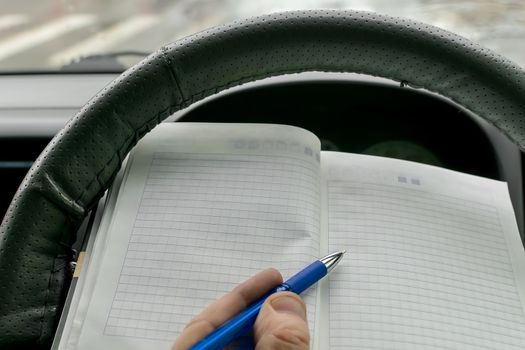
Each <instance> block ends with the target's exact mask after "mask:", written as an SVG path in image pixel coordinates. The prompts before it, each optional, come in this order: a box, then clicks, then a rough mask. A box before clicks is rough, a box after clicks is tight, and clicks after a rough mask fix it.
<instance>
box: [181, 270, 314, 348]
mask: <svg viewBox="0 0 525 350" xmlns="http://www.w3.org/2000/svg"><path fill="white" fill-rule="evenodd" d="M282 282H283V278H282V276H281V274H280V273H279V271H277V270H276V269H266V270H264V271H262V272H259V273H258V274H256V275H255V276H253V277H251V278H250V279H248V280H247V281H245V282H243V283H241V284H240V285H238V286H237V287H235V288H234V289H233V290H232V291H231V292H229V293H228V294H226V295H224V296H222V297H221V298H220V299H219V300H217V301H215V302H214V303H213V304H211V305H209V306H208V307H207V308H206V309H204V311H202V312H201V313H200V314H199V315H197V316H195V317H194V318H193V319H192V320H191V321H190V323H188V324H187V325H186V328H184V330H183V331H182V333H181V334H180V336H179V337H178V338H177V340H176V341H175V344H174V345H173V347H172V350H187V349H188V348H189V347H190V346H192V345H194V344H196V343H197V342H198V341H199V340H201V339H202V338H204V337H205V336H206V335H208V334H209V333H211V332H212V331H213V330H215V329H216V328H217V327H219V326H220V325H222V324H223V323H224V322H226V321H227V320H229V319H231V318H232V317H233V316H235V315H236V314H238V313H239V312H241V311H242V310H244V309H245V308H246V307H247V306H248V305H250V304H251V303H252V302H254V301H255V300H257V299H258V298H260V297H262V296H263V295H264V294H265V293H266V292H268V291H269V290H270V289H271V288H274V287H276V286H277V285H278V284H280V283H282ZM253 331H254V332H253V336H254V342H255V349H256V350H265V349H283V350H284V349H289V350H306V349H309V346H310V345H309V344H310V334H309V331H308V323H307V321H306V306H305V304H304V302H303V300H302V299H301V297H299V296H298V295H297V294H295V293H292V292H279V293H275V294H272V295H271V296H270V297H268V299H267V300H266V301H265V303H264V304H263V306H262V308H261V311H260V312H259V316H258V317H257V320H256V321H255V325H254V329H253Z"/></svg>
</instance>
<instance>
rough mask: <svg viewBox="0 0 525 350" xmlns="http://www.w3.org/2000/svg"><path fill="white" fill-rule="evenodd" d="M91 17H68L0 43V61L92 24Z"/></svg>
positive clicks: (83, 15) (84, 15)
mask: <svg viewBox="0 0 525 350" xmlns="http://www.w3.org/2000/svg"><path fill="white" fill-rule="evenodd" d="M94 20H95V17H94V16H92V15H86V14H81V15H69V16H65V17H61V18H59V19H57V20H54V21H52V22H49V23H46V24H43V25H41V26H38V27H35V28H31V29H28V30H25V31H23V32H21V33H18V34H15V35H12V36H10V37H7V38H6V39H4V40H2V41H0V60H3V59H5V58H7V57H11V56H13V55H15V54H17V53H20V52H22V51H25V50H27V49H30V48H33V47H34V46H36V45H40V44H42V43H45V42H46V41H50V40H52V39H54V38H56V37H58V36H60V35H63V34H65V33H67V32H71V31H73V30H75V29H79V28H82V27H85V26H88V25H89V24H91V23H93V22H94Z"/></svg>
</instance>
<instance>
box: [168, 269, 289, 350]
mask: <svg viewBox="0 0 525 350" xmlns="http://www.w3.org/2000/svg"><path fill="white" fill-rule="evenodd" d="M282 281H283V278H282V276H281V274H280V272H279V271H277V270H276V269H273V268H270V269H266V270H264V271H261V272H259V273H257V274H256V275H255V276H253V277H251V278H249V279H248V280H246V281H245V282H243V283H241V284H240V285H238V286H237V287H235V288H234V289H233V290H232V291H231V292H229V293H227V294H225V295H224V296H222V297H221V298H220V299H219V300H217V301H215V302H214V303H213V304H211V305H209V306H208V307H206V309H204V311H202V312H201V313H200V314H199V315H197V316H195V317H194V318H193V319H192V320H191V321H190V323H188V325H187V326H186V328H184V330H183V331H182V333H181V334H180V335H179V337H178V338H177V340H176V341H175V344H174V345H173V348H172V349H173V350H186V349H188V348H189V347H190V346H192V345H194V344H195V343H197V342H198V341H199V340H201V339H202V338H204V337H205V336H206V335H208V334H209V333H211V332H212V331H213V330H214V329H215V328H217V327H219V326H220V325H222V324H223V323H224V322H226V321H227V320H229V319H231V318H232V317H233V316H235V315H236V314H238V313H239V312H241V311H242V310H244V309H245V308H246V307H247V306H248V305H250V304H251V303H252V302H253V301H255V300H257V299H258V298H260V297H262V296H263V295H264V294H266V293H267V292H268V291H269V290H270V289H272V288H273V287H275V286H277V285H278V284H280V283H282Z"/></svg>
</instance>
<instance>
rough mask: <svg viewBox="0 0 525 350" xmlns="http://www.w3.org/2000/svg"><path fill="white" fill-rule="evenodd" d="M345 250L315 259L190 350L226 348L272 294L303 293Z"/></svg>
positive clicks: (252, 320) (253, 318)
mask: <svg viewBox="0 0 525 350" xmlns="http://www.w3.org/2000/svg"><path fill="white" fill-rule="evenodd" d="M345 252H346V251H344V250H343V251H341V252H337V253H332V254H330V255H327V256H325V257H324V258H321V259H319V260H316V261H314V262H313V263H311V264H310V265H308V266H307V267H305V268H304V269H302V270H301V271H299V272H298V273H296V274H295V275H293V276H292V277H291V278H289V279H288V280H287V281H285V282H284V283H283V284H281V285H279V286H277V287H276V288H275V289H273V290H272V291H271V292H269V293H268V294H266V295H265V296H264V297H262V298H260V299H259V300H257V301H256V302H254V303H253V304H251V305H250V306H248V307H247V308H246V310H244V311H242V312H241V313H239V314H238V315H237V316H235V317H234V318H232V319H231V320H229V321H227V322H226V323H224V324H223V325H222V326H220V327H219V328H217V329H216V330H214V331H213V332H211V333H210V334H208V335H207V336H206V337H205V338H204V339H202V340H201V341H200V342H198V343H197V344H195V345H193V346H192V347H191V348H190V350H215V349H222V348H224V347H225V346H227V345H228V344H230V343H231V342H232V341H233V340H235V339H237V338H238V337H240V336H241V335H243V334H245V333H246V332H248V331H249V330H250V329H251V328H252V327H253V324H254V323H255V319H256V318H257V315H258V314H259V311H260V310H261V307H262V305H263V304H264V301H265V300H266V298H268V297H269V296H270V295H271V294H273V293H276V292H284V291H290V292H294V293H297V294H300V293H302V292H303V291H305V290H306V289H308V287H310V286H312V285H314V284H315V283H316V282H317V281H319V280H320V279H321V278H323V277H324V276H326V275H327V274H328V273H329V272H330V271H332V270H333V269H334V267H335V266H336V265H337V264H338V263H339V261H340V260H341V258H342V257H343V254H344V253H345Z"/></svg>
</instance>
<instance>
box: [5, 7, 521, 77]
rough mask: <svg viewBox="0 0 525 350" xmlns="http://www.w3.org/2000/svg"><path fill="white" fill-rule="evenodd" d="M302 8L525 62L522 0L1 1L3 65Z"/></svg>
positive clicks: (19, 66)
mask: <svg viewBox="0 0 525 350" xmlns="http://www.w3.org/2000/svg"><path fill="white" fill-rule="evenodd" d="M307 8H338V9H357V10H367V11H375V12H379V13H383V14H389V15H393V16H402V17H409V18H413V19H416V20H419V21H422V22H426V23H430V24H434V25H437V26H439V27H442V28H445V29H448V30H450V31H453V32H456V33H458V34H461V35H463V36H466V37H468V38H469V39H472V40H474V41H477V42H479V43H481V44H482V45H485V46H487V47H489V48H491V49H493V50H495V51H497V52H499V53H500V54H502V55H504V56H506V57H508V58H510V59H512V60H513V61H515V62H516V63H518V64H520V65H521V66H523V67H525V46H524V45H523V43H525V1H524V0H492V1H481V0H470V1H466V0H465V1H461V0H395V1H394V0H324V1H323V0H279V1H278V0H257V1H241V0H178V1H168V0H92V1H89V2H88V1H85V0H45V1H44V0H42V1H34V0H17V1H12V0H0V9H1V10H0V71H35V70H53V69H56V68H58V67H60V66H61V65H63V64H66V63H68V62H71V61H72V60H74V59H77V58H79V57H81V56H86V55H91V54H100V53H107V52H117V51H129V50H132V51H144V52H151V51H154V50H155V49H157V48H158V47H160V46H162V45H164V44H166V43H169V42H172V41H174V40H176V39H178V38H181V37H183V36H186V35H189V34H192V33H194V32H197V31H200V30H203V29H205V28H208V27H211V26H214V25H218V24H222V23H225V22H229V21H231V20H234V19H238V18H243V17H248V16H255V15H260V14H263V13H269V12H275V11H283V10H294V9H307ZM138 59H139V58H137V60H138ZM126 63H129V64H130V63H133V62H126Z"/></svg>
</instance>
